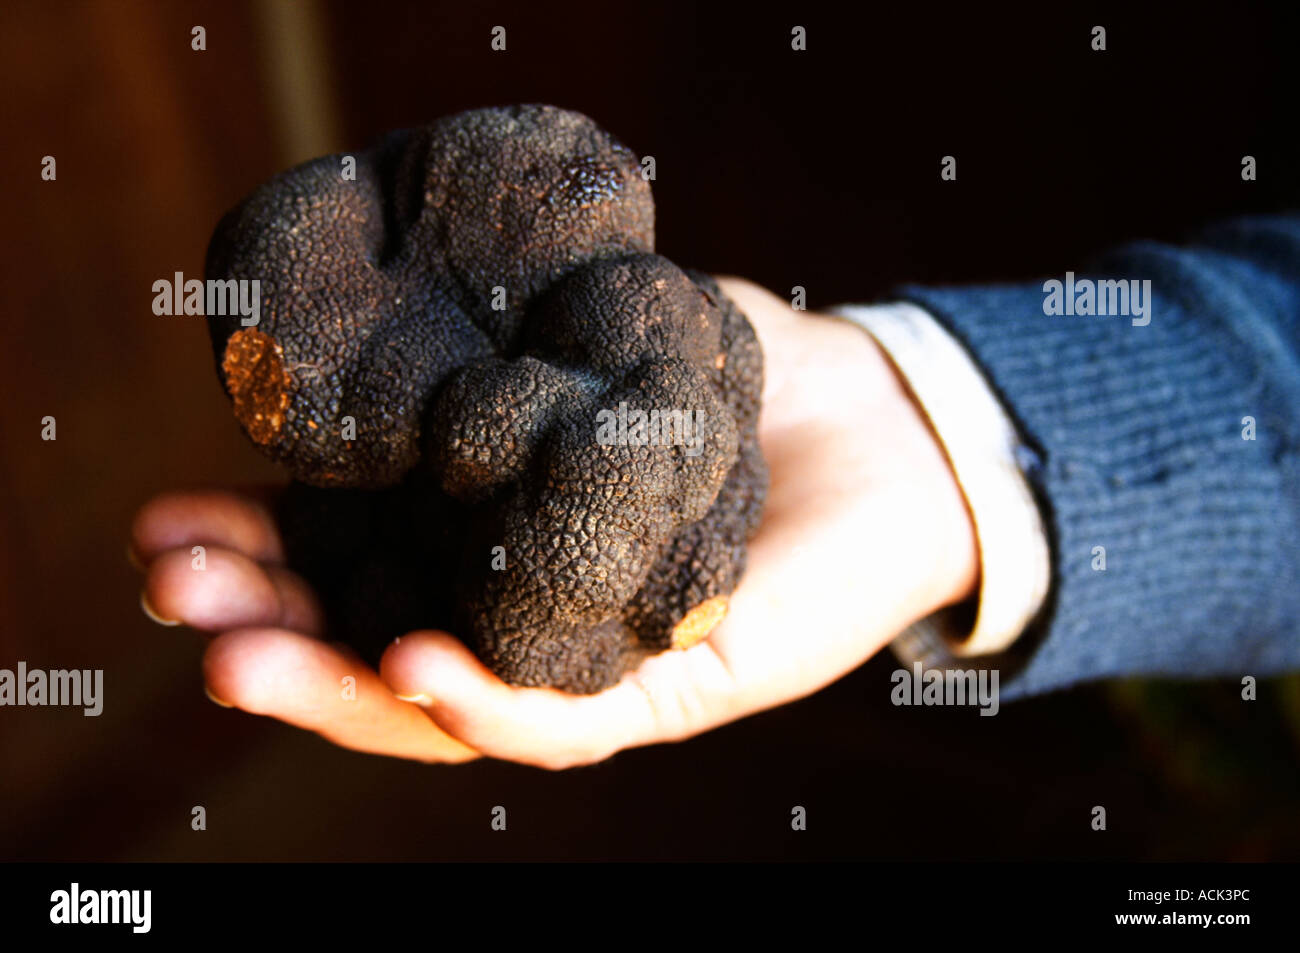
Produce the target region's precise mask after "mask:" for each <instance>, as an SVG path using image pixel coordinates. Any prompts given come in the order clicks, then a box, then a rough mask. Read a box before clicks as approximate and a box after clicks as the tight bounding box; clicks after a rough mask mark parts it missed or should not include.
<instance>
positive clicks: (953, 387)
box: [831, 302, 1051, 667]
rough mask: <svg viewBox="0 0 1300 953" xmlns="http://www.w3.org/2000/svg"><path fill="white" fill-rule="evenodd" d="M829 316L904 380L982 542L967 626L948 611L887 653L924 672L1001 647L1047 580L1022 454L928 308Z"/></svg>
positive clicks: (1045, 552) (843, 310) (1032, 611)
mask: <svg viewBox="0 0 1300 953" xmlns="http://www.w3.org/2000/svg"><path fill="white" fill-rule="evenodd" d="M831 313H832V314H834V315H836V316H838V317H842V318H847V319H848V320H850V321H852V322H853V323H855V324H857V325H859V326H860V327H862V328H864V329H865V330H866V331H867V332H868V333H869V334H870V335H871V336H872V338H874V339H875V341H876V343H878V344H879V345H880V347H881V349H882V350H883V351H884V352H885V354H886V355H887V356H888V357H889V359H890V361H892V362H893V364H894V366H895V367H896V368H897V370H898V372H899V373H900V374H901V376H902V377H903V379H904V380H905V381H906V383H907V385H908V387H909V388H910V389H911V391H912V394H913V396H914V397H915V398H916V402H917V404H918V405H919V406H920V408H921V410H922V412H923V413H924V414H925V415H926V417H927V418H928V419H929V422H930V425H931V427H932V428H933V430H934V432H935V434H936V436H937V437H938V439H939V442H940V444H941V445H942V447H943V450H944V452H945V453H946V454H947V457H948V462H949V463H950V464H951V465H952V469H953V473H954V475H955V476H956V478H957V483H958V485H959V486H960V488H961V491H962V494H963V496H964V497H965V499H966V505H967V507H968V508H969V510H970V513H971V517H972V520H973V522H974V524H975V536H976V541H977V544H978V546H979V557H980V584H979V604H978V609H977V611H976V616H975V624H974V628H973V629H971V628H970V627H969V622H968V621H966V622H963V619H965V620H968V619H969V614H967V613H962V612H960V611H955V610H953V609H951V608H950V609H945V610H942V611H940V612H937V613H935V614H934V615H932V616H929V617H927V618H925V619H922V620H921V621H920V622H918V623H916V624H914V625H912V626H910V627H909V628H908V629H906V630H904V631H903V632H902V633H901V634H900V635H899V636H898V637H897V638H895V639H894V642H893V643H892V645H891V647H892V648H893V649H894V652H895V654H896V655H898V656H899V657H900V658H901V659H902V660H903V661H904V662H905V663H911V662H916V661H920V662H922V663H923V664H924V665H926V666H928V667H938V666H940V665H942V664H943V662H944V660H946V659H948V658H952V657H961V658H965V657H969V656H976V655H990V654H993V653H997V652H1001V651H1003V650H1005V649H1006V648H1007V647H1008V646H1009V645H1010V644H1011V643H1012V642H1014V641H1015V640H1016V638H1017V637H1019V635H1020V633H1021V632H1023V631H1024V630H1025V628H1026V627H1027V626H1028V625H1029V623H1030V622H1031V621H1032V620H1033V618H1034V616H1035V615H1037V613H1038V611H1039V609H1040V608H1042V605H1043V602H1044V600H1045V599H1046V597H1047V589H1048V583H1049V579H1050V575H1051V568H1050V567H1051V556H1050V554H1049V548H1048V542H1047V533H1046V530H1045V529H1044V526H1043V520H1042V517H1041V516H1040V514H1039V511H1038V506H1037V504H1036V503H1035V501H1034V497H1033V493H1032V491H1031V489H1030V486H1029V481H1028V480H1027V479H1026V478H1025V475H1024V473H1023V472H1022V471H1021V469H1020V466H1019V464H1018V462H1017V461H1018V459H1021V458H1022V457H1023V456H1024V455H1025V454H1026V450H1027V448H1025V447H1024V446H1023V444H1022V443H1021V440H1020V438H1019V436H1018V435H1017V433H1016V429H1015V426H1014V425H1013V424H1012V422H1011V419H1010V418H1009V417H1008V415H1007V413H1006V411H1005V410H1004V409H1003V408H1002V405H1001V403H1000V402H999V401H998V398H997V397H996V396H995V395H994V393H993V391H992V389H991V388H990V387H989V385H988V382H987V381H986V380H985V379H984V376H983V374H982V373H981V372H980V370H979V368H978V367H977V366H976V365H975V363H974V361H973V360H972V359H971V357H970V356H969V355H968V354H967V353H966V351H965V349H964V348H963V347H962V346H961V345H960V344H959V343H958V342H957V341H956V339H954V338H953V337H952V335H950V334H949V333H948V332H947V331H946V330H945V329H944V328H943V326H942V325H940V324H939V322H938V321H936V320H935V319H934V318H933V317H931V316H930V315H929V314H928V313H927V312H926V311H924V310H922V309H921V308H919V307H917V306H916V305H913V304H910V303H906V302H897V303H893V304H886V305H876V306H872V307H863V306H858V305H844V306H841V307H839V308H836V309H834V310H833V311H832V312H831Z"/></svg>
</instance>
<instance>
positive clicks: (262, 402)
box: [221, 328, 291, 446]
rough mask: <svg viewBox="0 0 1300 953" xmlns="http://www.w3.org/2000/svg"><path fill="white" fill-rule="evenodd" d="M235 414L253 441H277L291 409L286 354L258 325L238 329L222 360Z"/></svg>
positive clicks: (265, 442) (264, 442) (267, 443)
mask: <svg viewBox="0 0 1300 953" xmlns="http://www.w3.org/2000/svg"><path fill="white" fill-rule="evenodd" d="M221 370H222V372H223V373H224V374H225V376H226V387H227V388H228V389H229V391H230V397H231V400H232V401H233V402H234V405H235V417H236V418H237V419H238V420H239V422H240V423H241V424H243V426H244V430H246V431H247V432H248V435H249V436H250V437H251V438H252V439H253V442H254V443H257V444H260V445H262V446H268V445H270V444H273V443H275V441H276V439H277V438H278V437H279V436H280V428H282V427H283V426H284V414H285V411H287V410H288V409H289V388H290V386H291V385H290V381H289V374H288V372H287V371H285V369H284V354H283V352H282V351H281V349H280V345H279V344H277V343H276V342H275V339H274V338H272V337H271V336H270V335H269V334H263V333H262V332H261V331H259V330H257V329H256V328H244V329H242V330H240V331H236V332H235V333H234V334H232V335H231V336H230V340H229V341H227V342H226V353H225V355H224V356H223V357H222V360H221Z"/></svg>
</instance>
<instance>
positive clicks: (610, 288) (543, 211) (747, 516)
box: [207, 106, 767, 692]
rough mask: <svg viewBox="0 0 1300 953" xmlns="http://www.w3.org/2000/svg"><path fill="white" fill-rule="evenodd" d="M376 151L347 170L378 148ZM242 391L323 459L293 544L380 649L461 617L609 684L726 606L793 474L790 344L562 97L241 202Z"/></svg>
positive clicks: (559, 679)
mask: <svg viewBox="0 0 1300 953" xmlns="http://www.w3.org/2000/svg"><path fill="white" fill-rule="evenodd" d="M353 166H354V173H355V174H354V175H351V174H349V173H350V172H352V171H353ZM207 271H208V278H209V279H221V280H227V279H232V278H233V279H248V280H257V281H259V282H260V290H261V293H260V301H261V309H260V314H259V320H258V322H257V323H256V325H253V326H245V325H244V324H243V323H242V322H241V318H240V316H238V315H233V316H216V315H214V316H210V317H209V322H210V326H211V331H212V340H213V346H214V349H215V352H216V357H217V364H218V369H219V373H220V376H221V379H222V382H223V384H224V386H225V388H226V391H227V393H228V394H229V395H230V397H231V400H232V403H233V406H234V411H235V415H236V417H237V418H238V419H239V422H240V424H241V425H242V426H243V428H244V430H245V432H246V433H247V434H248V436H249V437H250V438H251V439H252V440H253V441H254V443H256V444H257V445H258V446H259V447H260V448H261V449H262V450H263V451H264V452H265V453H267V454H268V455H269V456H271V457H272V458H273V459H275V460H277V461H279V462H280V463H282V464H283V465H284V466H286V467H287V468H288V469H289V471H290V472H291V473H292V475H293V476H294V478H295V481H296V482H295V484H294V486H293V487H291V490H290V492H289V493H288V494H287V495H286V499H285V503H284V505H283V508H282V514H281V516H282V524H283V528H284V531H285V535H286V540H287V543H288V547H289V551H290V558H291V562H292V563H293V564H294V565H295V566H296V568H298V569H299V570H300V571H302V572H303V573H304V574H305V575H306V576H307V577H308V578H309V579H310V580H311V581H312V582H313V583H314V584H315V585H316V586H317V587H318V589H319V590H320V591H321V592H322V594H323V596H324V597H325V599H326V603H327V609H328V610H329V615H330V619H331V623H332V625H333V626H334V627H335V628H336V630H337V632H336V636H338V637H342V638H345V639H347V640H348V641H350V642H352V643H354V644H356V645H357V646H358V648H359V649H361V650H362V651H363V652H365V653H366V654H367V655H369V656H370V657H374V656H375V655H376V654H377V653H378V651H379V650H380V649H381V648H382V646H383V645H384V644H386V643H387V641H388V640H390V639H391V638H392V637H394V636H396V635H399V634H401V632H403V631H407V630H409V629H413V628H418V627H440V628H447V629H450V630H452V631H455V632H458V633H460V634H461V635H462V636H463V637H465V638H466V640H467V641H468V642H469V644H471V645H472V646H473V647H474V648H475V650H476V651H477V653H478V655H479V656H480V658H482V659H483V661H484V662H485V663H486V664H487V665H488V666H490V667H491V668H492V669H493V670H494V671H495V672H496V673H497V674H498V675H499V676H500V677H501V678H503V679H504V680H506V681H508V682H511V683H513V684H517V685H550V686H555V687H558V688H562V689H565V690H568V691H573V692H595V691H599V690H600V689H602V688H605V687H607V686H608V685H610V684H612V683H613V682H615V681H617V680H618V678H619V677H620V676H621V675H622V673H623V672H625V671H626V670H627V669H628V668H629V667H630V666H632V665H634V664H636V662H637V661H639V660H640V659H641V658H642V657H644V655H645V654H647V653H648V652H654V651H659V650H662V649H666V648H669V647H684V646H688V645H691V644H694V643H695V642H696V641H698V640H699V639H701V638H703V637H705V636H706V635H707V634H708V632H709V631H710V630H711V629H712V628H713V627H714V626H715V625H716V624H717V622H718V621H720V620H721V619H722V617H723V616H724V615H725V613H726V606H727V599H728V597H729V595H730V594H731V592H732V591H733V589H734V588H735V586H736V584H737V582H738V580H739V578H740V575H741V573H742V571H743V569H744V563H745V551H746V543H747V541H748V539H749V538H750V536H751V535H752V534H753V532H754V530H755V528H756V527H757V524H758V520H759V516H760V511H761V508H762V502H763V497H764V494H765V492H766V488H767V469H766V466H765V464H764V462H763V459H762V456H761V454H760V452H759V447H758V438H757V431H756V428H757V422H758V412H759V396H760V392H761V389H762V355H761V352H760V350H759V347H758V342H757V339H756V338H755V336H754V333H753V330H752V328H751V327H750V325H749V322H748V321H747V320H746V319H745V317H744V315H743V314H741V313H740V311H739V310H738V309H737V308H736V307H735V305H734V304H732V303H731V302H730V301H729V300H728V299H727V298H726V297H725V296H724V295H723V294H722V293H721V291H720V290H719V289H718V287H717V285H716V284H715V283H714V282H713V281H712V279H710V278H709V277H707V276H706V275H701V274H696V273H687V272H684V271H682V270H681V269H679V268H677V267H676V266H675V265H673V264H672V263H671V262H669V261H668V260H667V259H665V258H662V257H659V256H658V255H655V254H654V204H653V201H652V199H651V195H650V188H649V185H648V183H647V182H646V180H645V179H644V178H643V176H642V175H641V168H640V165H639V164H638V162H637V160H636V157H635V156H634V155H633V154H632V153H631V152H630V151H628V150H627V149H626V148H625V147H623V146H622V145H620V144H619V143H617V142H616V141H614V140H613V139H612V138H611V137H610V136H608V135H607V134H606V133H605V132H603V131H602V130H601V129H600V128H599V127H597V126H596V125H595V124H594V123H593V122H592V121H591V120H589V119H587V118H586V117H585V116H581V115H579V114H577V113H573V112H567V111H564V110H560V109H555V108H553V107H548V106H518V107H511V108H504V109H485V110H477V111H474V112H468V113H462V114H460V115H457V116H453V117H450V118H448V119H444V120H441V121H439V122H437V123H434V124H433V125H431V126H428V127H425V128H422V129H417V130H408V131H402V132H397V133H393V134H391V135H389V136H388V137H386V138H385V139H384V140H383V141H382V142H380V143H379V144H378V145H376V146H375V147H374V148H372V149H371V150H369V151H367V152H362V153H359V154H357V155H355V156H354V157H346V156H330V157H325V158H322V159H317V160H314V161H312V162H308V163H306V164H304V165H302V166H299V167H297V168H296V169H292V170H290V171H288V172H286V173H283V174H281V175H279V176H277V177H276V178H274V179H272V180H271V181H270V182H268V183H267V184H265V185H263V186H262V187H260V188H259V189H258V190H257V191H255V192H254V193H253V194H252V195H251V196H250V197H249V198H248V199H247V200H245V201H244V202H243V204H241V205H240V206H239V207H238V208H236V209H235V210H234V211H232V212H231V213H230V214H228V215H227V216H226V217H225V218H224V219H223V220H222V222H221V223H220V225H219V226H218V228H217V231H216V234H215V235H214V237H213V240H212V244H211V247H210V249H209V252H208V268H207Z"/></svg>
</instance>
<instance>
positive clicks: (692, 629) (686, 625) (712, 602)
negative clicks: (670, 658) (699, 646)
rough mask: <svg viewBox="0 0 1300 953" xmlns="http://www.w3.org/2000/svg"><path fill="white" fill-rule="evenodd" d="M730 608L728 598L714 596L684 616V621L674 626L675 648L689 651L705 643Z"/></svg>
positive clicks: (673, 639) (673, 641)
mask: <svg viewBox="0 0 1300 953" xmlns="http://www.w3.org/2000/svg"><path fill="white" fill-rule="evenodd" d="M729 606H730V602H729V601H728V599H727V597H726V596H714V597H713V598H712V599H705V600H704V601H703V602H701V603H700V604H699V605H698V606H696V607H695V608H694V609H692V610H691V611H690V612H688V613H686V615H684V616H682V621H681V622H678V623H677V625H675V626H673V638H672V645H673V648H675V649H689V648H690V647H691V646H692V645H695V644H696V643H698V642H702V641H704V640H705V639H706V638H708V636H709V633H710V632H712V631H713V630H714V629H715V628H716V627H717V625H718V623H719V622H721V621H722V620H723V618H724V617H725V616H726V614H727V608H728V607H729Z"/></svg>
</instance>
